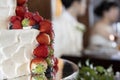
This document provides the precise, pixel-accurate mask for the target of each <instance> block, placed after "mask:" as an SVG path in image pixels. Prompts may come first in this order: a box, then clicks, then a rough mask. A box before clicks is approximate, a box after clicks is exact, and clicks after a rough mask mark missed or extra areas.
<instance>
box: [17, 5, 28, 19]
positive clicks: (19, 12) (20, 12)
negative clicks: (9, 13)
mask: <svg viewBox="0 0 120 80" xmlns="http://www.w3.org/2000/svg"><path fill="white" fill-rule="evenodd" d="M25 12H26V7H24V6H17V8H16V15H17V16H20V17H21V18H23V17H24V14H25Z"/></svg>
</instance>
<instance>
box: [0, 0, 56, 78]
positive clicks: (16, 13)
mask: <svg viewBox="0 0 120 80" xmlns="http://www.w3.org/2000/svg"><path fill="white" fill-rule="evenodd" d="M26 2H27V0H0V25H1V26H0V80H4V79H8V80H9V79H15V78H17V77H21V76H25V75H26V76H27V75H31V77H30V78H31V80H46V77H43V76H46V75H48V74H50V76H51V77H50V76H49V78H54V77H55V74H56V72H57V69H58V68H57V63H58V62H57V59H56V58H55V57H54V55H53V53H54V49H53V46H52V44H53V38H54V34H53V33H54V32H53V29H52V25H51V22H50V21H48V20H45V19H43V18H42V17H41V16H40V15H39V14H38V13H31V12H29V11H28V10H27V8H26ZM36 75H37V76H36ZM38 75H43V76H38ZM25 80H26V79H25ZM28 80H29V79H28Z"/></svg>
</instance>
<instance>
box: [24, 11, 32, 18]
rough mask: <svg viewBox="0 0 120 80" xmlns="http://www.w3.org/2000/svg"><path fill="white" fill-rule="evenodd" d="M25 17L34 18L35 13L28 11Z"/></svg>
mask: <svg viewBox="0 0 120 80" xmlns="http://www.w3.org/2000/svg"><path fill="white" fill-rule="evenodd" d="M24 17H25V18H32V17H33V13H31V12H26V13H25V15H24Z"/></svg>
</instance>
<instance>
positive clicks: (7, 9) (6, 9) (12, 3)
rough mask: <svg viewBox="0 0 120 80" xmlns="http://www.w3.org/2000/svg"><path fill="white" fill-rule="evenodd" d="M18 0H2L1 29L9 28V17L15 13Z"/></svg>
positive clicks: (0, 3) (0, 5) (0, 11)
mask: <svg viewBox="0 0 120 80" xmlns="http://www.w3.org/2000/svg"><path fill="white" fill-rule="evenodd" d="M15 9H16V0H0V25H1V26H0V29H7V28H8V24H9V18H10V17H11V16H13V15H15Z"/></svg>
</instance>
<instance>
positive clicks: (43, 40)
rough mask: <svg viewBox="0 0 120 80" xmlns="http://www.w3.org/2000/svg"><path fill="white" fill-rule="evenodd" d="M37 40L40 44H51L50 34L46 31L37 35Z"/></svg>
mask: <svg viewBox="0 0 120 80" xmlns="http://www.w3.org/2000/svg"><path fill="white" fill-rule="evenodd" d="M37 41H38V42H39V43H40V44H45V45H49V44H50V36H49V35H48V34H46V33H41V34H39V35H38V36H37Z"/></svg>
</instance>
